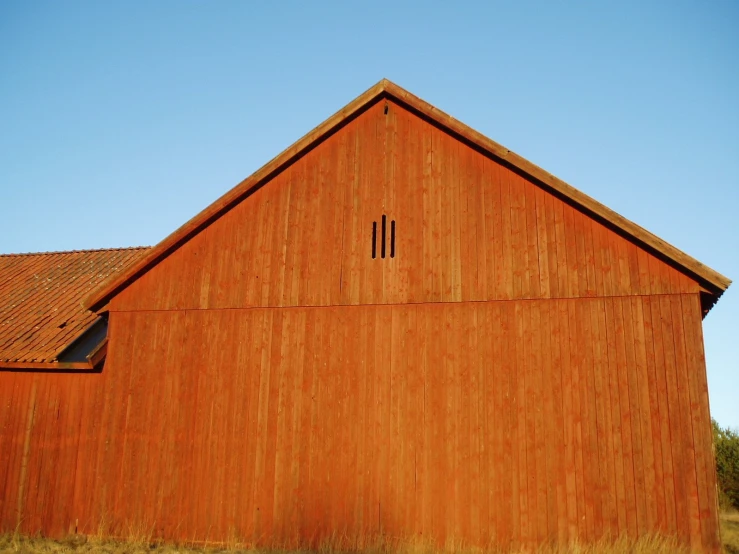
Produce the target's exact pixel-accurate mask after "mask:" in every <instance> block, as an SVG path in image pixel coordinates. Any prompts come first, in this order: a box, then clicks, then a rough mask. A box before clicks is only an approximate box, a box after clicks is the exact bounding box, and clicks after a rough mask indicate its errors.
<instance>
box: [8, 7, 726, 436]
mask: <svg viewBox="0 0 739 554" xmlns="http://www.w3.org/2000/svg"><path fill="white" fill-rule="evenodd" d="M737 27H739V3H736V2H732V1H723V2H721V1H716V2H710V3H709V2H702V3H699V2H683V1H679V0H677V1H670V2H629V1H626V2H623V1H620V2H608V3H606V2H572V3H560V2H541V3H527V2H520V3H519V2H506V3H502V2H500V3H499V2H485V3H479V4H476V3H468V4H464V5H462V6H456V7H451V3H450V2H445V3H433V2H419V3H405V2H397V3H380V2H361V3H359V2H337V3H318V2H300V3H298V2H295V3H277V2H269V3H268V2H246V1H244V2H225V1H220V2H204V1H202V2H192V1H178V2H174V1H164V0H159V1H157V2H146V3H144V2H120V3H118V4H113V3H110V2H76V1H67V2H34V3H30V2H25V1H19V2H14V1H10V0H8V1H5V2H2V3H0V208H2V211H1V212H0V252H26V251H47V250H69V249H81V248H100V247H117V246H132V245H142V244H155V243H156V242H158V241H159V240H161V239H162V238H164V237H165V236H166V235H168V234H169V233H170V232H172V231H173V230H174V229H175V228H177V227H178V226H179V225H181V224H182V223H184V222H185V221H186V220H187V219H189V218H190V217H191V216H193V215H194V214H196V213H197V212H199V211H200V210H201V209H203V208H204V207H206V206H207V205H208V204H209V203H210V202H212V201H213V200H215V199H216V198H217V197H219V196H220V195H221V194H223V193H224V192H226V191H227V190H228V189H230V188H231V187H233V186H234V185H235V184H236V183H238V182H239V181H240V180H242V179H243V178H244V177H246V176H248V175H249V174H251V173H252V172H253V171H255V170H256V169H258V168H259V167H260V166H261V165H263V164H264V163H266V162H267V161H269V160H270V159H271V158H272V157H274V156H275V155H276V154H277V153H279V152H280V151H282V150H283V149H284V148H285V147H286V146H288V145H290V144H291V143H292V142H294V141H295V140H296V139H298V138H300V137H301V136H302V135H303V134H305V133H306V132H307V131H309V130H310V129H312V128H313V127H314V126H315V125H317V124H318V123H320V122H321V121H323V120H324V119H325V118H326V117H328V116H329V115H331V114H332V113H333V112H335V111H336V110H338V109H339V108H340V107H342V106H343V105H344V104H346V103H347V102H348V101H349V100H351V99H353V98H354V97H355V96H357V95H358V94H360V93H361V92H363V91H364V90H366V89H367V88H369V87H370V86H371V85H373V84H374V83H375V82H377V81H379V80H380V79H381V78H382V77H387V78H389V79H391V80H393V81H395V82H396V83H398V84H399V85H401V86H403V87H405V88H407V89H408V90H410V91H411V92H413V93H415V94H417V95H419V96H421V97H422V98H423V99H425V100H427V101H429V102H431V103H432V104H434V105H436V106H438V107H439V108H441V109H442V110H444V111H446V112H447V113H450V114H451V115H453V116H455V117H456V118H457V119H460V120H462V121H464V122H465V123H467V124H468V125H470V126H472V127H473V128H475V129H477V130H479V131H480V132H482V133H484V134H485V135H487V136H489V137H491V138H492V139H494V140H496V141H498V142H500V143H502V144H504V145H505V146H507V147H508V148H510V149H512V150H514V151H516V152H517V153H519V154H521V155H523V156H524V157H526V158H528V159H530V160H531V161H533V162H534V163H536V164H538V165H540V166H542V167H544V168H545V169H547V170H548V171H550V172H552V173H554V174H555V175H557V176H558V177H560V178H562V179H564V180H565V181H567V182H569V183H571V184H572V185H574V186H575V187H577V188H579V189H580V190H582V191H584V192H586V193H587V194H589V195H591V196H593V197H594V198H596V199H598V200H599V201H601V202H603V203H604V204H606V205H607V206H609V207H611V208H613V209H615V210H616V211H618V212H619V213H621V214H622V215H624V216H626V217H628V218H629V219H632V220H634V221H636V222H637V223H639V224H641V225H642V226H644V227H646V228H647V229H649V230H650V231H652V232H654V233H655V234H657V235H658V236H660V237H662V238H663V239H665V240H667V241H669V242H671V243H672V244H674V245H675V246H677V247H678V248H680V249H682V250H684V251H685V252H687V253H689V254H691V255H692V256H694V257H696V258H698V259H699V260H701V261H702V262H704V263H705V264H707V265H709V266H711V267H712V268H714V269H716V270H717V271H719V272H721V273H723V274H725V275H727V276H728V277H730V278H735V279H739V256H738V255H737V246H736V243H737V239H739V224H738V223H737V219H736V211H737V208H738V207H739V177H738V175H739V33H737V32H736V29H737ZM736 287H737V285H735V286H734V287H732V288H730V289H729V291H728V292H727V293H726V294H725V295H724V296H723V298H722V299H721V301H720V302H719V303H718V305H717V306H716V307H715V308H714V309H713V311H712V312H711V313H710V314H709V316H708V317H707V318H706V319H705V321H704V333H705V343H706V357H707V364H708V380H709V390H710V400H711V411H712V414H713V416H714V417H715V418H716V419H717V420H718V421H719V422H720V423H721V424H722V425H731V426H733V427H737V428H739V371H737V369H738V368H737V360H738V359H739V321H738V318H737V315H738V314H739V291H738V290H735V289H736Z"/></svg>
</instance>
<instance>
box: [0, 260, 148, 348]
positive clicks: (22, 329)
mask: <svg viewBox="0 0 739 554" xmlns="http://www.w3.org/2000/svg"><path fill="white" fill-rule="evenodd" d="M147 250H149V248H148V247H141V248H117V249H104V250H75V251H71V252H42V253H29V254H0V362H37V363H38V362H41V363H43V362H54V361H56V357H57V355H58V354H59V353H60V352H61V350H62V349H63V348H64V347H65V346H67V345H68V344H69V343H70V342H71V341H72V340H73V339H74V338H75V337H76V336H77V335H79V333H80V332H81V331H83V330H84V329H85V328H87V326H88V325H90V324H91V323H92V322H93V321H95V319H97V317H98V316H97V315H96V314H95V313H94V312H91V311H89V310H87V309H86V308H84V307H83V306H82V299H83V298H85V297H86V296H87V295H89V294H90V292H92V291H93V290H94V289H95V288H96V287H97V286H98V285H99V284H100V283H102V282H103V281H104V280H105V279H107V278H109V277H110V276H111V275H113V274H115V273H118V272H119V271H121V270H122V269H124V268H126V267H128V266H129V265H130V264H131V263H133V262H134V261H135V260H137V259H138V258H139V257H140V256H141V255H142V254H143V253H144V252H146V251H147Z"/></svg>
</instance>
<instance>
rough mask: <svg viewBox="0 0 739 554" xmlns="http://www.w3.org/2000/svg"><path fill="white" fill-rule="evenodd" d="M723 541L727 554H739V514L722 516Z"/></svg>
mask: <svg viewBox="0 0 739 554" xmlns="http://www.w3.org/2000/svg"><path fill="white" fill-rule="evenodd" d="M721 541H722V542H723V543H724V550H726V552H727V554H739V512H733V513H726V514H721Z"/></svg>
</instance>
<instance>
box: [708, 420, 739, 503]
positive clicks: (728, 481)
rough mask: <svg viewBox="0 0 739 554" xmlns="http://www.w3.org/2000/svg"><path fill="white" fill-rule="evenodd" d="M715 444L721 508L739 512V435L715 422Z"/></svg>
mask: <svg viewBox="0 0 739 554" xmlns="http://www.w3.org/2000/svg"><path fill="white" fill-rule="evenodd" d="M713 442H714V445H715V447H716V475H717V478H718V487H719V504H720V507H721V509H722V510H730V509H735V510H739V433H737V432H736V431H733V430H731V429H729V428H728V427H727V428H725V429H724V428H722V427H721V426H720V425H719V424H718V423H717V422H716V420H713Z"/></svg>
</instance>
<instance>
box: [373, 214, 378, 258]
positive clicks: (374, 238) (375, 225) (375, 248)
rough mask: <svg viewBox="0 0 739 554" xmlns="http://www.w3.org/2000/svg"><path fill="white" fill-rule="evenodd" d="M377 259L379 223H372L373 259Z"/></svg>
mask: <svg viewBox="0 0 739 554" xmlns="http://www.w3.org/2000/svg"><path fill="white" fill-rule="evenodd" d="M376 257H377V221H373V222H372V259H373V260H374V259H375V258H376Z"/></svg>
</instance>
